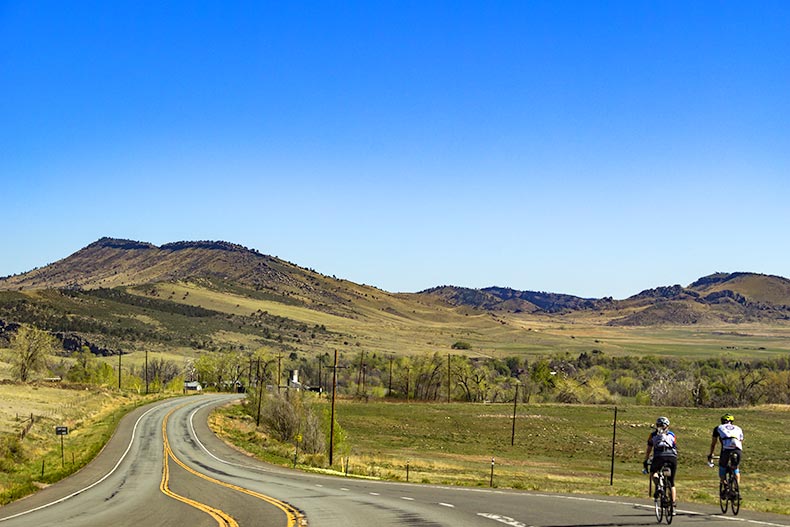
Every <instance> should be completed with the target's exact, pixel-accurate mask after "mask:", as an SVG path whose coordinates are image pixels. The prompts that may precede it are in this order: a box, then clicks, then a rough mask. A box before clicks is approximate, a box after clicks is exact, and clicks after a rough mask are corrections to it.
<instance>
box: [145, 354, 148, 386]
mask: <svg viewBox="0 0 790 527" xmlns="http://www.w3.org/2000/svg"><path fill="white" fill-rule="evenodd" d="M145 394H146V395H148V348H146V349H145Z"/></svg>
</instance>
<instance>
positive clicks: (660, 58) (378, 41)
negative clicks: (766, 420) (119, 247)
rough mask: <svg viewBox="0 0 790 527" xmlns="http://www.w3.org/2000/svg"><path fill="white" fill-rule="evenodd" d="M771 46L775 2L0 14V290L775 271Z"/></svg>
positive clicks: (776, 170)
mask: <svg viewBox="0 0 790 527" xmlns="http://www.w3.org/2000/svg"><path fill="white" fill-rule="evenodd" d="M283 4H284V5H283ZM788 28H790V3H788V2H785V1H778V2H732V1H721V2H706V1H701V2H652V1H642V2H639V1H637V2H634V1H623V2H590V1H578V2H570V1H568V2H558V1H554V0H551V1H545V2H532V1H527V0H523V1H516V2H489V1H480V2H463V1H453V2H439V1H428V2H426V1H423V0H418V1H395V2H388V1H374V2H359V3H356V2H316V3H313V2H307V3H294V2H278V3H270V2H249V3H247V2H224V1H217V2H178V1H173V2H137V1H129V2H126V1H115V0H114V1H110V2H88V1H85V2H82V1H80V2H67V3H64V2H37V1H21V0H20V1H16V0H13V1H10V0H0V211H1V212H0V217H2V241H1V242H0V276H5V275H10V274H14V273H20V272H25V271H28V270H30V269H32V268H34V267H38V266H43V265H46V264H48V263H51V262H54V261H56V260H59V259H61V258H64V257H66V256H68V255H69V254H71V253H73V252H75V251H77V250H79V249H80V248H82V247H84V246H85V245H88V244H89V243H91V242H93V241H95V240H97V239H98V238H100V237H102V236H112V237H118V238H129V239H134V240H141V241H147V242H151V243H154V244H157V245H161V244H164V243H167V242H172V241H179V240H209V239H210V240H226V241H230V242H235V243H239V244H242V245H245V246H247V247H250V248H254V249H257V250H259V251H261V252H263V253H266V254H271V255H275V256H279V257H280V258H283V259H286V260H288V261H291V262H294V263H296V264H298V265H301V266H304V267H309V268H312V269H315V270H317V271H319V272H322V273H324V274H327V275H336V276H338V277H342V278H347V279H349V280H353V281H355V282H358V283H366V284H369V285H375V286H378V287H381V288H382V289H385V290H388V291H393V292H395V291H404V292H411V291H419V290H422V289H425V288H428V287H433V286H436V285H442V284H453V285H459V286H466V287H486V286H491V285H497V286H506V287H513V288H516V289H525V290H538V291H552V292H557V293H568V294H574V295H579V296H585V297H601V296H610V295H611V296H614V297H615V298H624V297H627V296H630V295H632V294H635V293H638V292H639V291H641V290H643V289H646V288H650V287H656V286H660V285H672V284H677V283H679V284H681V285H687V284H689V283H690V282H692V281H694V280H695V279H697V278H699V277H701V276H704V275H707V274H710V273H713V272H717V271H730V272H731V271H752V272H760V273H768V274H777V275H781V276H785V277H790V243H789V242H788V232H787V231H788V227H790V182H789V181H788V178H790V30H788Z"/></svg>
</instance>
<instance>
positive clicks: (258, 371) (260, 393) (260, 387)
mask: <svg viewBox="0 0 790 527" xmlns="http://www.w3.org/2000/svg"><path fill="white" fill-rule="evenodd" d="M255 376H256V377H257V380H258V413H257V415H256V416H255V426H256V427H258V426H261V401H263V382H261V358H260V357H258V368H257V369H256V371H255Z"/></svg>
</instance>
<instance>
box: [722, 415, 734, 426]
mask: <svg viewBox="0 0 790 527" xmlns="http://www.w3.org/2000/svg"><path fill="white" fill-rule="evenodd" d="M733 421H735V417H733V415H732V414H724V415H722V416H721V424H724V423H732V422H733Z"/></svg>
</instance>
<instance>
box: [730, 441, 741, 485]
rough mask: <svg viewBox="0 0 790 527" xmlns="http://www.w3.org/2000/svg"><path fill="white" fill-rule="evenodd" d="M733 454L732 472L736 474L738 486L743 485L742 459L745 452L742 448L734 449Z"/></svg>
mask: <svg viewBox="0 0 790 527" xmlns="http://www.w3.org/2000/svg"><path fill="white" fill-rule="evenodd" d="M733 453H734V455H732V465H733V468H732V473H733V474H735V481H737V482H738V486H740V485H741V460H742V459H743V452H742V451H741V450H734V451H733Z"/></svg>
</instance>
